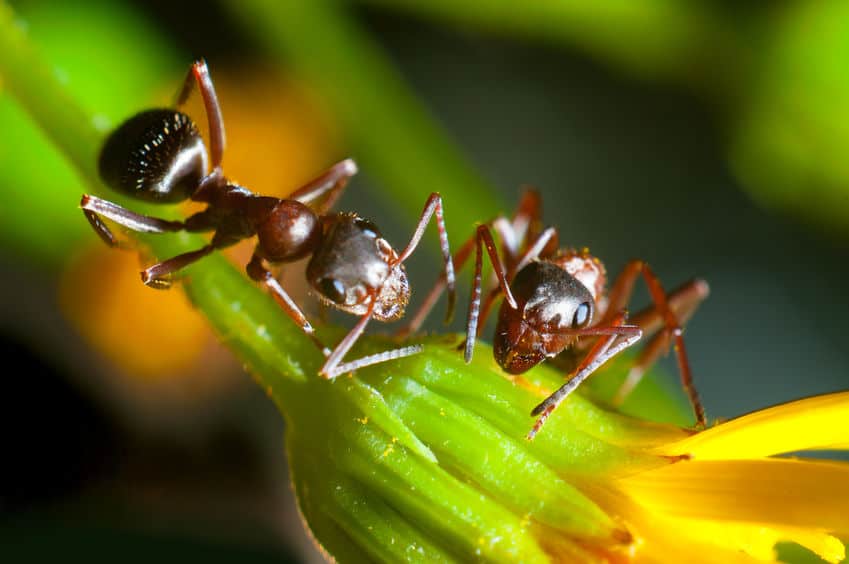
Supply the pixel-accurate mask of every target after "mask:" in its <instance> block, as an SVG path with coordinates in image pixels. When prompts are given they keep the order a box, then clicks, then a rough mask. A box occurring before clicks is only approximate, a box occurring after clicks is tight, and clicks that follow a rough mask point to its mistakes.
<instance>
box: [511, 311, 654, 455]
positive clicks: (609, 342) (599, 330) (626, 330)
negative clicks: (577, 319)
mask: <svg viewBox="0 0 849 564" xmlns="http://www.w3.org/2000/svg"><path fill="white" fill-rule="evenodd" d="M624 322H625V314H624V312H623V313H620V314H619V315H617V316H616V318H614V319H613V321H612V323H611V325H610V326H608V327H590V328H587V329H583V330H581V331H580V334H581V335H606V336H607V337H606V338H604V339H600V340H599V341H597V342H596V343H595V345H593V347H592V349H590V352H589V353H587V356H585V357H584V360H582V361H581V364H580V365H578V368H577V369H576V370H575V375H574V376H573V377H572V378H571V379H570V380H569V381H568V382H566V383H565V384H563V385H562V386H561V387H560V388H558V389H557V390H555V391H554V393H552V394H551V395H550V396H548V397H547V398H545V400H543V401H542V402H541V403H540V404H539V405H537V406H536V407H535V408H534V409H533V411H531V415H534V416H539V418H538V419H537V421H536V423H534V426H533V428H532V429H531V431H530V432H529V433H528V436H527V439H528V440H529V441H531V440H533V438H534V437H535V436H536V434H537V433H538V432H539V430H540V429H541V428H542V426H543V425H544V424H545V421H546V420H547V419H548V417H549V416H550V415H551V413H552V412H553V411H554V410H555V409H557V406H558V405H560V404H561V403H562V402H563V400H565V399H566V398H567V397H568V396H569V394H571V393H572V392H574V391H575V389H577V387H578V386H580V385H581V383H582V382H583V381H584V380H586V379H587V378H588V377H589V376H590V375H591V374H592V373H593V372H595V371H596V370H598V369H599V368H600V367H601V366H602V365H603V364H604V363H606V362H607V361H608V360H610V359H611V358H613V357H614V356H616V355H617V354H619V353H620V352H622V351H623V350H625V349H627V348H628V347H630V346H631V345H633V344H634V343H636V342H637V341H639V340H640V337H641V336H642V331H641V330H640V328H639V327H637V326H635V325H624ZM576 333H577V332H576Z"/></svg>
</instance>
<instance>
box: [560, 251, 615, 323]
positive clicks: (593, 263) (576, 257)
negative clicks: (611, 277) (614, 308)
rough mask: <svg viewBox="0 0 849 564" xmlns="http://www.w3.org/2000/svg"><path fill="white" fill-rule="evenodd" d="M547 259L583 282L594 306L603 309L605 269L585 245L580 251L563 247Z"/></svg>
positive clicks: (605, 286)
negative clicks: (555, 254)
mask: <svg viewBox="0 0 849 564" xmlns="http://www.w3.org/2000/svg"><path fill="white" fill-rule="evenodd" d="M548 260H549V261H550V262H552V263H554V264H556V265H557V266H559V267H560V268H562V269H563V270H565V271H566V272H568V273H569V274H570V275H571V276H573V277H574V278H575V279H576V280H578V282H580V283H581V284H583V285H584V286H585V287H586V288H587V290H589V291H590V294H592V297H593V301H595V303H596V306H599V308H600V309H603V305H604V302H605V300H606V288H607V271H606V270H605V268H604V264H603V263H602V262H601V261H600V260H599V259H598V258H596V257H594V256H593V255H591V254H590V250H589V249H587V248H586V247H584V248H583V249H581V250H580V251H577V250H575V249H563V250H561V251H560V252H559V253H558V254H557V256H555V257H553V258H551V259H548Z"/></svg>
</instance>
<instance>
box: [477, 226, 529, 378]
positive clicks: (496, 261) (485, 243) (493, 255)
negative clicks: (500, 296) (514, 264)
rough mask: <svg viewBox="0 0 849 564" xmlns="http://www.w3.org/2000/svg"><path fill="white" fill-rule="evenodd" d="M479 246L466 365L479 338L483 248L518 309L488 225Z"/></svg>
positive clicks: (482, 230) (481, 232)
mask: <svg viewBox="0 0 849 564" xmlns="http://www.w3.org/2000/svg"><path fill="white" fill-rule="evenodd" d="M476 241H477V245H476V246H475V277H474V282H473V283H472V296H471V298H470V300H469V314H468V317H467V318H466V350H465V352H464V354H463V358H465V360H466V364H468V363H470V362H471V361H472V355H473V353H474V350H475V339H476V338H477V330H478V316H479V314H480V301H481V270H482V269H483V247H486V251H487V253H488V254H489V260H490V262H491V263H492V268H493V270H495V275H496V276H497V277H498V283H499V285H500V286H501V290H502V291H503V292H504V298H505V299H506V300H507V303H509V304H510V307H512V308H513V309H516V308H517V307H518V305H517V304H516V299H515V298H514V297H513V293H512V292H511V291H510V285H509V284H508V283H507V275H506V273H505V272H504V263H503V262H502V261H501V258H500V257H499V256H498V251H496V250H495V242H494V241H493V240H492V233H490V231H489V227H488V226H486V225H479V226H478V229H477V237H476Z"/></svg>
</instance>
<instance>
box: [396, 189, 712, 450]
mask: <svg viewBox="0 0 849 564" xmlns="http://www.w3.org/2000/svg"><path fill="white" fill-rule="evenodd" d="M541 208H542V201H541V198H540V195H539V193H538V192H536V191H535V190H533V189H526V190H525V192H524V194H523V196H522V198H521V200H520V203H519V205H518V207H517V210H516V212H515V214H514V216H513V218H512V219H507V218H505V217H498V218H496V219H493V220H490V221H488V222H486V223H484V224H482V225H479V226H478V227H477V229H476V231H475V234H474V235H473V236H472V237H470V238H469V239H468V240H467V241H466V242H465V243H464V244H463V245H462V246H461V247H460V248H459V250H458V251H457V253H456V254H455V256H454V267H455V269H456V270H459V269H460V268H462V267H463V265H464V264H465V263H466V261H467V260H468V259H469V257H470V255H471V251H472V248H473V247H474V249H475V274H474V281H473V285H472V296H471V300H470V303H469V311H468V317H467V321H466V341H465V343H464V344H461V345H460V348H464V349H465V352H464V357H465V360H466V362H467V363H469V362H471V360H472V355H473V352H474V346H475V340H476V338H477V337H478V336H479V331H480V329H481V328H482V327H483V326H484V323H485V321H486V318H487V316H488V315H489V313H490V311H491V309H492V307H493V305H494V303H495V301H496V300H497V299H498V297H499V295H500V294H502V293H503V294H504V301H503V302H502V304H501V308H500V310H499V313H498V322H497V325H496V330H495V339H494V342H493V355H494V356H495V360H496V361H497V362H498V364H499V365H500V366H501V367H502V368H503V369H504V370H505V371H506V372H508V373H509V374H513V375H518V374H522V373H524V372H525V371H527V370H529V369H530V368H532V367H534V366H536V365H537V364H539V363H540V362H542V361H543V360H545V359H546V358H555V357H556V359H557V361H559V362H560V364H561V365H565V366H567V367H568V370H569V372H570V374H571V378H570V379H569V380H568V381H567V382H566V383H565V384H564V385H563V386H561V387H560V388H559V389H557V390H556V391H555V392H554V393H552V394H551V395H549V396H548V397H547V398H546V399H545V400H543V401H542V402H541V403H540V404H539V405H537V406H536V407H535V408H534V409H533V411H532V412H531V415H532V416H538V419H537V421H536V423H535V424H534V426H533V428H532V429H531V431H530V432H529V433H528V436H527V438H528V440H532V439H533V438H534V437H535V436H536V434H537V433H538V432H539V430H540V429H541V428H542V426H543V424H544V423H545V421H546V419H548V417H549V416H550V415H551V413H552V412H553V411H554V410H555V409H556V408H557V406H558V405H560V403H561V402H562V401H563V400H565V399H566V397H568V396H569V394H571V393H572V392H573V391H574V390H575V389H576V388H577V387H578V386H579V385H580V384H581V383H582V382H583V381H584V380H586V379H587V377H589V376H590V375H591V374H592V373H593V372H594V371H595V370H597V369H598V368H599V367H601V366H602V365H603V364H604V363H606V362H607V361H608V360H610V359H611V358H613V357H614V356H616V355H617V354H619V353H620V352H622V351H623V350H625V349H626V348H628V347H630V346H632V345H633V344H635V343H636V342H637V341H638V340H640V338H642V336H643V335H644V334H646V335H651V334H653V335H654V336H653V337H652V338H651V340H650V341H649V342H648V344H647V345H646V346H645V348H644V349H643V351H642V353H641V354H640V356H639V358H638V359H637V360H636V362H635V363H634V365H633V366H632V368H631V370H630V372H629V373H628V376H627V378H626V379H625V382H624V383H623V384H622V386H621V387H620V389H619V391H618V392H617V394H616V396H615V398H614V400H613V403H614V404H615V405H620V404H621V403H622V402H623V401H624V399H625V397H626V396H627V395H628V394H629V393H630V392H631V391H632V390H633V389H634V387H635V386H636V385H637V384H638V383H639V381H640V379H641V378H642V376H643V374H644V373H645V372H646V370H647V369H648V368H649V367H650V366H651V365H652V364H653V363H654V362H655V361H656V360H657V359H658V357H659V356H660V355H661V353H663V352H664V351H668V348H669V346H670V344H672V343H673V342H674V350H675V354H676V357H677V361H678V368H679V372H680V375H681V381H682V383H683V386H684V389H685V390H686V392H687V394H688V396H689V399H690V403H691V404H692V406H693V411H694V413H695V416H696V422H697V425H699V426H704V425H705V413H704V409H703V407H702V405H701V402H700V400H699V397H698V393H697V391H696V389H695V387H694V386H693V379H692V373H691V371H690V365H689V361H688V359H687V351H686V348H685V346H684V340H683V336H682V329H681V324H682V323H683V322H686V321H687V320H689V318H690V317H691V316H692V315H693V313H694V312H695V310H696V308H697V307H698V305H699V304H700V303H701V302H702V301H703V300H704V299H705V298H706V297H707V295H708V292H709V288H708V285H707V282H705V281H704V280H700V279H696V280H692V281H690V282H687V283H685V284H684V285H682V286H681V287H679V288H678V289H676V290H675V291H674V292H672V293H670V294H667V293H666V291H665V290H664V289H663V286H662V285H661V283H660V281H659V279H658V278H657V276H656V275H655V274H654V272H653V271H652V270H651V268H649V266H648V264H646V263H645V262H644V261H641V260H632V261H630V262H628V263H627V265H626V266H625V268H624V269H623V271H622V273H621V274H620V275H619V276H618V277H617V278H616V279H615V281H614V283H613V286H612V288H611V290H610V292H609V293H608V292H606V286H607V273H606V270H605V268H604V265H603V264H602V262H601V261H600V260H599V259H598V258H596V257H594V256H593V255H591V254H590V252H589V250H588V249H582V250H575V249H571V248H559V243H558V233H557V230H556V229H555V228H553V227H548V228H546V229H544V230H542V229H541ZM491 228H492V229H495V231H496V232H498V234H499V236H500V239H501V251H502V256H499V254H498V251H497V250H496V245H495V242H494V240H493V237H492V233H491ZM483 249H486V252H487V255H488V256H489V259H490V261H491V263H492V265H493V269H494V271H495V272H494V274H495V278H496V280H497V283H495V284H494V285H493V287H492V288H491V289H490V291H489V293H488V294H487V295H486V297H485V298H484V300H483V304H482V305H481V271H482V263H483ZM640 276H642V277H643V279H644V280H645V282H646V285H647V286H648V290H649V294H650V295H651V298H652V301H653V305H652V306H651V307H649V308H647V309H645V310H643V311H641V312H639V313H638V314H637V315H635V316H634V317H632V318H631V323H628V322H627V313H626V310H625V306H626V305H627V303H628V302H629V300H630V297H631V294H632V292H633V289H634V283H635V282H636V280H637V278H638V277H640ZM445 285H446V279H445V278H444V277H441V278H440V279H439V280H438V281H437V283H436V285H435V286H434V288H433V290H431V292H430V294H429V295H428V296H427V298H426V299H425V301H424V304H423V305H422V306H421V308H420V310H419V311H418V312H417V313H416V314H415V315H414V316H413V318H412V320H411V321H410V323H409V325H408V326H407V327H405V328H404V330H403V331H402V333H403V334H409V333H412V332H415V331H416V330H418V328H419V327H420V326H421V324H422V322H423V321H424V318H425V316H426V315H427V313H428V312H429V310H430V309H431V308H432V307H433V305H434V304H435V303H436V300H437V298H438V297H439V295H440V293H441V292H442V291H443V289H444V288H445ZM581 355H583V358H580V356H581Z"/></svg>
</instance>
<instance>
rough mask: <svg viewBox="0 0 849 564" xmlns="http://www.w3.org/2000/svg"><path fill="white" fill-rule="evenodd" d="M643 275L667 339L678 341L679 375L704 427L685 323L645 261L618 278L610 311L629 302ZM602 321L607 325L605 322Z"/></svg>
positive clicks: (633, 264)
mask: <svg viewBox="0 0 849 564" xmlns="http://www.w3.org/2000/svg"><path fill="white" fill-rule="evenodd" d="M639 275H642V276H643V280H645V282H646V286H648V289H649V294H650V295H651V298H652V301H653V302H654V308H655V309H656V310H657V313H658V315H659V316H660V317H661V318H662V319H663V322H664V325H665V327H664V329H663V330H662V331H663V333H665V334H666V335H667V336H666V337H664V339H666V340H668V341H670V342H672V341H674V344H675V346H674V347H673V348H674V350H675V356H676V358H677V360H678V372H679V374H680V376H681V384H682V385H683V387H684V390H685V391H686V392H687V396H688V398H689V400H690V404H691V405H692V406H693V412H694V414H695V416H696V424H697V425H698V426H704V425H705V424H706V420H705V410H704V407H702V403H701V400H699V394H698V392H697V391H696V388H695V386H694V385H693V375H692V372H691V370H690V362H689V360H688V358H687V348H686V347H685V345H684V337H683V333H682V330H681V324H680V323H679V321H678V318H677V316H676V315H675V312H674V311H673V310H672V309H671V308H670V305H669V302H668V298H667V295H666V291H664V289H663V286H662V285H661V283H660V280H659V279H658V278H657V276H656V275H655V274H654V272H653V271H652V270H651V268H649V266H648V265H647V264H646V263H645V262H643V261H641V260H634V261H631V262H629V263H628V264H627V265H626V266H625V269H624V270H623V271H622V274H620V275H619V277H618V278H617V279H616V282H615V284H614V285H613V289H612V290H611V292H610V302H609V306H608V308H623V307H624V305H625V303H626V302H627V301H628V300H629V299H630V296H631V293H632V291H633V289H634V283H635V282H636V279H637V277H638V276H639ZM705 289H706V285H705ZM609 311H611V309H608V312H609ZM608 315H609V314H608ZM608 315H605V318H607V317H608ZM602 322H604V320H603V321H602ZM647 366H648V365H646V366H644V367H643V368H642V369H643V371H645V369H646V368H647Z"/></svg>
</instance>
